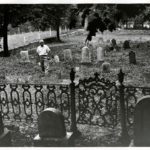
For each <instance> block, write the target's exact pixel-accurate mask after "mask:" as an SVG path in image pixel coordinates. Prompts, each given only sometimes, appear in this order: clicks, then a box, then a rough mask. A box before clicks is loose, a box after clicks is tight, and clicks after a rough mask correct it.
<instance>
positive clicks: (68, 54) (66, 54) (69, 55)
mask: <svg viewBox="0 0 150 150" xmlns="http://www.w3.org/2000/svg"><path fill="white" fill-rule="evenodd" d="M64 60H65V61H67V62H68V61H72V52H71V49H65V50H64Z"/></svg>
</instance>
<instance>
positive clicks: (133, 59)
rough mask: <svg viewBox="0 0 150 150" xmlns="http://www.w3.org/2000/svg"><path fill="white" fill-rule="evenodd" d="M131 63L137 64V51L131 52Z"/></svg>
mask: <svg viewBox="0 0 150 150" xmlns="http://www.w3.org/2000/svg"><path fill="white" fill-rule="evenodd" d="M129 63H130V64H136V56H135V52H133V51H130V52H129Z"/></svg>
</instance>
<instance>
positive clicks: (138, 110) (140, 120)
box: [134, 96, 150, 146]
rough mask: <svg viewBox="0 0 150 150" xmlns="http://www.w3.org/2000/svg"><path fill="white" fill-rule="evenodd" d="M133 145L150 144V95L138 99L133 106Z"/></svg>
mask: <svg viewBox="0 0 150 150" xmlns="http://www.w3.org/2000/svg"><path fill="white" fill-rule="evenodd" d="M134 146H150V96H144V97H142V98H141V99H139V101H138V103H137V104H136V107H135V113H134Z"/></svg>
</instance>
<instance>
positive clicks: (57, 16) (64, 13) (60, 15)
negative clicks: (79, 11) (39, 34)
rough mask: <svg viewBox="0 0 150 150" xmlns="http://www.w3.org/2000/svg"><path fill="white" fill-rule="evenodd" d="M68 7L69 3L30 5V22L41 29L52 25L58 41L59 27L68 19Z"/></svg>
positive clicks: (69, 6) (69, 7)
mask: <svg viewBox="0 0 150 150" xmlns="http://www.w3.org/2000/svg"><path fill="white" fill-rule="evenodd" d="M70 9H71V5H69V4H61V5H58V4H57V5H56V4H48V5H45V4H43V5H35V6H33V7H32V14H33V15H32V17H31V18H30V19H31V23H32V24H33V26H35V27H36V28H37V29H41V30H45V29H46V28H49V27H50V26H52V27H53V28H54V29H55V30H56V33H57V40H58V41H60V33H59V32H60V31H59V27H60V25H61V24H63V22H65V21H66V19H68V17H69V15H70Z"/></svg>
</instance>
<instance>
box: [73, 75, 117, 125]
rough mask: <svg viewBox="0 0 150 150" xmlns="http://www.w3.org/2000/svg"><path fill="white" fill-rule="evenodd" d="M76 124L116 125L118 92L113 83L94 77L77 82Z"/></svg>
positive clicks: (97, 76)
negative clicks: (77, 113) (77, 112)
mask: <svg viewBox="0 0 150 150" xmlns="http://www.w3.org/2000/svg"><path fill="white" fill-rule="evenodd" d="M77 87H78V90H79V91H78V101H76V102H77V103H78V107H77V110H78V111H79V115H78V117H77V122H78V123H81V124H90V125H98V126H103V127H115V126H116V125H117V124H118V108H119V107H118V102H119V101H118V98H117V95H118V90H117V87H116V84H115V82H110V81H109V80H105V79H104V78H100V77H99V75H98V73H95V75H94V77H90V78H89V79H84V80H80V81H79V85H78V86H77Z"/></svg>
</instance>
